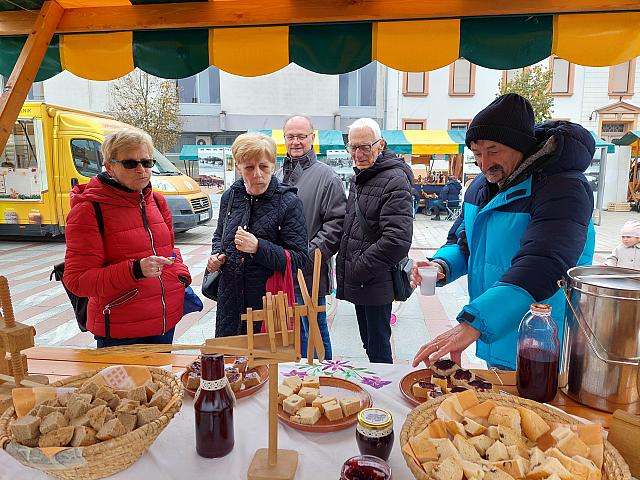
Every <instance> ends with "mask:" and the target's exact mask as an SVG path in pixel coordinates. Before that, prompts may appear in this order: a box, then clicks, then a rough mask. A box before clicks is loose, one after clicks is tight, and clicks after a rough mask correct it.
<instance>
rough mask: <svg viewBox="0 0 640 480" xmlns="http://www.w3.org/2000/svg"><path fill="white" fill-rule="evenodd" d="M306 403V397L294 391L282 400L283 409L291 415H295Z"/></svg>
mask: <svg viewBox="0 0 640 480" xmlns="http://www.w3.org/2000/svg"><path fill="white" fill-rule="evenodd" d="M306 403H307V402H306V401H305V399H304V398H302V397H301V396H300V395H296V394H295V393H294V394H293V395H291V396H290V397H287V398H285V399H284V400H283V401H282V409H283V410H284V411H285V412H286V413H288V414H289V415H295V414H296V413H298V410H300V409H301V408H302V407H304V406H305V405H306Z"/></svg>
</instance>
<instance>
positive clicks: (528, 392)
mask: <svg viewBox="0 0 640 480" xmlns="http://www.w3.org/2000/svg"><path fill="white" fill-rule="evenodd" d="M559 360H560V341H559V340H558V326H557V325H556V322H555V321H554V320H553V318H551V306H549V305H546V304H541V303H534V304H533V305H531V310H529V313H527V314H526V315H525V316H524V318H523V319H522V322H520V327H519V328H518V360H517V362H518V363H517V367H516V385H517V387H518V393H519V394H520V396H521V397H524V398H528V399H530V400H535V401H536V402H542V403H545V402H550V401H551V400H553V399H554V398H555V396H556V393H557V391H558V362H559Z"/></svg>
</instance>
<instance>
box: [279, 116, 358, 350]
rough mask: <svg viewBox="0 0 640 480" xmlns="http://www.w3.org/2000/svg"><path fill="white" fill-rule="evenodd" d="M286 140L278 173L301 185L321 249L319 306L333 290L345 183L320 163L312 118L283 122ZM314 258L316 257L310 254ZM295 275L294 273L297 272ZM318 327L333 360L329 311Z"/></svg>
mask: <svg viewBox="0 0 640 480" xmlns="http://www.w3.org/2000/svg"><path fill="white" fill-rule="evenodd" d="M283 130H284V141H285V145H286V147H287V156H286V157H285V159H284V164H283V167H282V168H281V169H280V170H278V172H276V176H277V177H278V180H280V181H281V182H283V183H287V184H289V185H291V186H295V187H297V188H298V196H299V197H300V199H301V200H302V206H303V209H304V216H305V219H306V222H307V231H308V234H309V252H310V253H311V254H313V251H314V250H315V249H316V248H319V249H320V251H321V252H322V271H321V275H320V292H319V298H318V305H326V300H325V297H326V296H327V295H329V293H330V292H331V291H332V290H333V288H332V284H333V282H332V277H333V274H332V270H331V257H333V256H334V255H335V254H336V253H337V251H338V248H339V247H340V239H341V238H342V223H343V221H344V214H345V207H346V203H347V199H346V195H345V193H344V189H343V188H342V182H341V181H340V179H339V178H338V175H337V174H336V173H335V171H334V170H333V169H332V168H331V167H330V166H328V165H326V164H324V163H322V162H319V161H318V159H317V158H316V153H315V151H314V149H313V142H314V140H315V133H314V129H313V123H312V122H311V119H310V118H309V117H306V116H304V115H294V116H292V117H289V118H288V119H287V121H286V122H285V123H284V127H283ZM311 258H313V256H312V257H311ZM294 276H295V275H294ZM304 277H305V281H306V283H307V287H308V288H309V289H311V281H312V277H313V262H307V266H306V267H305V270H304ZM295 284H296V297H297V300H298V303H301V302H302V296H301V294H300V288H299V286H298V284H297V281H296V282H295ZM318 326H319V327H320V333H321V334H322V343H323V344H324V350H325V358H326V359H331V358H332V352H331V339H330V337H329V327H328V325H327V314H326V312H320V313H319V314H318ZM308 331H309V324H308V322H307V319H306V318H304V317H303V319H302V342H301V343H302V345H301V346H302V354H303V355H305V353H306V351H307V338H308Z"/></svg>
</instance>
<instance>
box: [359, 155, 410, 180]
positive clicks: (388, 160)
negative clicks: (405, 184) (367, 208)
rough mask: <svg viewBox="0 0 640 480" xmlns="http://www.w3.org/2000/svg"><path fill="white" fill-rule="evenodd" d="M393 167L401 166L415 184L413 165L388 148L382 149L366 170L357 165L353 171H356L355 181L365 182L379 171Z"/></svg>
mask: <svg viewBox="0 0 640 480" xmlns="http://www.w3.org/2000/svg"><path fill="white" fill-rule="evenodd" d="M393 168H399V169H400V170H402V171H403V172H404V174H405V175H406V176H407V178H408V179H409V183H410V184H413V172H412V171H411V167H409V165H407V162H405V161H404V158H402V157H399V156H398V155H397V154H396V152H394V151H393V150H387V149H385V150H383V151H382V153H381V154H380V155H379V156H378V158H377V159H376V161H375V163H374V164H373V165H372V166H371V167H369V168H367V169H364V170H359V169H357V168H356V167H353V171H354V172H355V176H354V178H355V183H356V184H359V183H364V182H366V181H367V180H369V179H370V178H373V177H375V176H376V175H378V173H380V172H383V171H385V170H391V169H393Z"/></svg>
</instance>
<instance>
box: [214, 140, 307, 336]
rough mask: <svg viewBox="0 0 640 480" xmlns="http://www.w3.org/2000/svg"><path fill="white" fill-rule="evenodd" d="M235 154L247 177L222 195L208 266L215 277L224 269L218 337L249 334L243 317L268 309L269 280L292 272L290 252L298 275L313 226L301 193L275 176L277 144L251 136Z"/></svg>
mask: <svg viewBox="0 0 640 480" xmlns="http://www.w3.org/2000/svg"><path fill="white" fill-rule="evenodd" d="M231 151H232V154H233V158H234V161H235V163H236V168H237V170H238V173H239V174H240V175H241V176H242V178H241V179H240V180H238V181H236V182H235V183H234V184H233V185H232V186H231V188H230V189H229V190H227V191H226V192H225V193H224V194H223V195H222V200H221V202H220V214H219V216H218V226H217V228H216V231H215V234H214V235H213V245H212V249H211V253H212V255H211V257H209V260H208V262H207V270H208V271H209V272H215V271H217V270H218V269H220V268H221V267H222V270H221V277H220V286H219V290H218V308H217V311H216V337H227V336H231V335H242V334H245V333H246V331H247V327H246V323H245V322H242V321H241V320H240V315H242V314H243V313H245V311H246V309H247V308H253V309H261V308H262V297H263V296H264V295H265V293H266V282H267V279H268V278H269V277H270V276H271V275H272V274H273V272H275V271H278V272H282V273H284V271H285V269H286V256H285V249H286V250H287V251H288V252H289V254H290V256H291V268H292V271H293V273H294V275H295V273H296V272H297V271H298V269H299V268H303V267H304V265H305V262H306V261H307V257H308V254H307V251H308V250H307V227H306V223H305V219H304V213H303V211H302V202H301V201H300V199H299V198H298V196H297V195H296V191H297V190H296V188H294V187H289V186H287V185H282V184H280V183H279V182H278V180H277V179H276V177H275V176H273V172H274V171H275V166H276V144H275V142H274V141H273V139H272V138H271V137H268V136H266V135H264V134H262V133H245V134H242V135H240V136H239V137H238V138H237V139H236V141H235V142H233V146H232V147H231ZM225 223H226V225H225ZM223 231H224V238H223Z"/></svg>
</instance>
